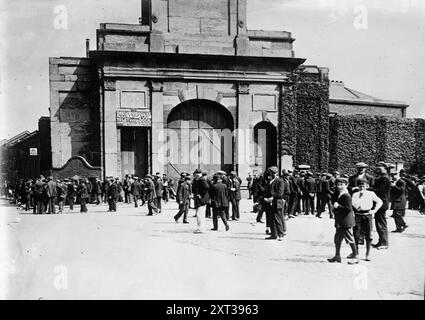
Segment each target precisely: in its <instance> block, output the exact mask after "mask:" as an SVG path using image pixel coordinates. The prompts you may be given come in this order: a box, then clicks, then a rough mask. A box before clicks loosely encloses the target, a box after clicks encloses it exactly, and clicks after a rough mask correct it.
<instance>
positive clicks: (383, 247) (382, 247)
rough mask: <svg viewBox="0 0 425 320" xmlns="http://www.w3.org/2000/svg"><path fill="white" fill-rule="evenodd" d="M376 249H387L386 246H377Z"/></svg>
mask: <svg viewBox="0 0 425 320" xmlns="http://www.w3.org/2000/svg"><path fill="white" fill-rule="evenodd" d="M376 249H378V250H387V249H388V246H379V247H376Z"/></svg>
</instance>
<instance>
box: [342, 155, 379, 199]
mask: <svg viewBox="0 0 425 320" xmlns="http://www.w3.org/2000/svg"><path fill="white" fill-rule="evenodd" d="M368 167H369V166H368V165H367V164H366V163H364V162H359V163H356V168H357V173H356V174H354V175H352V176H351V177H350V178H349V179H348V191H349V192H350V194H353V192H355V191H357V190H359V189H358V187H357V180H358V179H363V180H366V181H367V184H368V185H369V187H370V188H373V185H374V182H375V181H374V178H373V177H372V176H371V175H370V174H368V173H366V170H367V168H368Z"/></svg>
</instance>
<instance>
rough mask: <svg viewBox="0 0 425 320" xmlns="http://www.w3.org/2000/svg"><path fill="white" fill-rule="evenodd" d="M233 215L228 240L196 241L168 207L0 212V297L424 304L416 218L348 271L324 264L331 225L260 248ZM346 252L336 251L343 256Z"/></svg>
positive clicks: (296, 230) (251, 225)
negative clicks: (52, 212)
mask: <svg viewBox="0 0 425 320" xmlns="http://www.w3.org/2000/svg"><path fill="white" fill-rule="evenodd" d="M241 208H242V210H241V211H242V213H241V220H240V221H239V222H231V229H230V231H229V232H225V231H224V227H223V225H222V224H221V225H219V228H220V230H219V231H218V232H213V231H207V232H206V233H204V234H201V235H198V234H194V233H193V231H194V228H195V224H196V219H195V218H193V217H192V216H193V212H192V211H191V212H190V214H189V216H190V219H189V221H190V224H181V223H179V224H176V223H175V222H174V220H173V218H172V217H173V214H175V212H176V210H177V205H176V204H175V203H169V204H167V205H166V206H165V209H164V211H163V213H161V214H160V215H157V216H154V217H148V216H146V211H147V209H146V207H143V208H138V209H136V208H133V207H132V206H130V205H122V204H121V205H119V209H118V210H119V212H118V213H115V214H113V213H107V212H106V207H105V206H103V205H102V206H100V207H96V206H90V207H89V213H87V214H80V213H79V212H75V213H72V214H63V215H32V214H26V213H25V212H24V211H22V210H17V209H16V208H14V207H5V206H3V207H0V217H1V222H0V226H1V227H0V231H1V235H2V236H3V237H6V239H0V240H7V241H1V243H2V244H3V245H4V244H7V249H8V250H3V249H4V248H2V250H0V253H1V258H2V261H1V271H2V275H3V279H2V280H3V281H1V282H0V285H1V288H0V289H2V290H1V291H2V292H3V296H2V297H3V298H14V299H124V298H125V299H170V300H172V299H421V300H423V299H424V269H425V268H424V266H425V257H424V247H425V228H424V227H425V216H421V215H420V214H419V213H418V212H415V211H409V212H408V214H407V223H408V225H409V228H408V229H407V230H406V232H405V233H403V234H390V249H389V250H384V251H377V250H373V251H372V256H371V258H372V261H371V262H366V261H364V260H361V261H360V264H359V265H356V266H353V265H348V264H347V262H346V260H345V261H344V260H343V263H341V264H330V263H328V262H327V261H326V259H327V258H328V257H331V256H332V255H333V253H334V246H333V242H332V241H333V233H334V228H333V220H330V219H328V218H327V217H325V218H323V219H317V218H315V217H313V216H301V217H297V218H296V219H293V220H290V221H289V222H288V235H287V237H286V238H285V240H284V241H283V242H278V241H266V240H264V238H265V234H264V231H265V226H264V225H262V224H257V223H255V215H254V214H252V213H250V212H249V211H250V209H251V203H250V202H248V201H247V200H243V201H242V203H241ZM207 223H208V226H209V227H211V226H212V221H211V220H207ZM389 226H390V230H392V229H393V228H394V222H393V221H392V219H390V220H389ZM208 229H209V228H208ZM374 236H375V239H376V234H374ZM349 253H350V249H349V247H348V246H347V245H343V250H342V254H343V256H346V255H348V254H349ZM360 254H361V258H363V257H364V247H362V248H361V249H360Z"/></svg>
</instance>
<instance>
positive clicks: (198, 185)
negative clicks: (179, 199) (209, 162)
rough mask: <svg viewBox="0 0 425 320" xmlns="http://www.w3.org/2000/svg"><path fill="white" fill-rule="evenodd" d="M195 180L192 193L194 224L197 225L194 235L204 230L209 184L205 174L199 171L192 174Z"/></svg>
mask: <svg viewBox="0 0 425 320" xmlns="http://www.w3.org/2000/svg"><path fill="white" fill-rule="evenodd" d="M194 176H195V178H194V179H193V185H192V192H193V199H194V201H195V210H196V222H197V224H198V227H197V229H196V230H195V233H202V232H204V231H205V230H204V229H205V226H204V217H205V212H206V207H207V204H208V202H209V201H210V195H209V192H208V191H209V188H210V185H209V182H208V180H207V172H206V171H205V172H202V171H201V170H200V169H196V170H195V172H194Z"/></svg>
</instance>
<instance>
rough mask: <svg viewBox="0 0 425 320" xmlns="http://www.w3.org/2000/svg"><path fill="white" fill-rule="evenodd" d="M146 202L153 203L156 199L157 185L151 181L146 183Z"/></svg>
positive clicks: (148, 180)
mask: <svg viewBox="0 0 425 320" xmlns="http://www.w3.org/2000/svg"><path fill="white" fill-rule="evenodd" d="M145 193H146V201H148V202H149V201H152V200H154V199H155V198H156V192H155V185H154V183H153V181H152V180H151V179H147V180H146V182H145Z"/></svg>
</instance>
